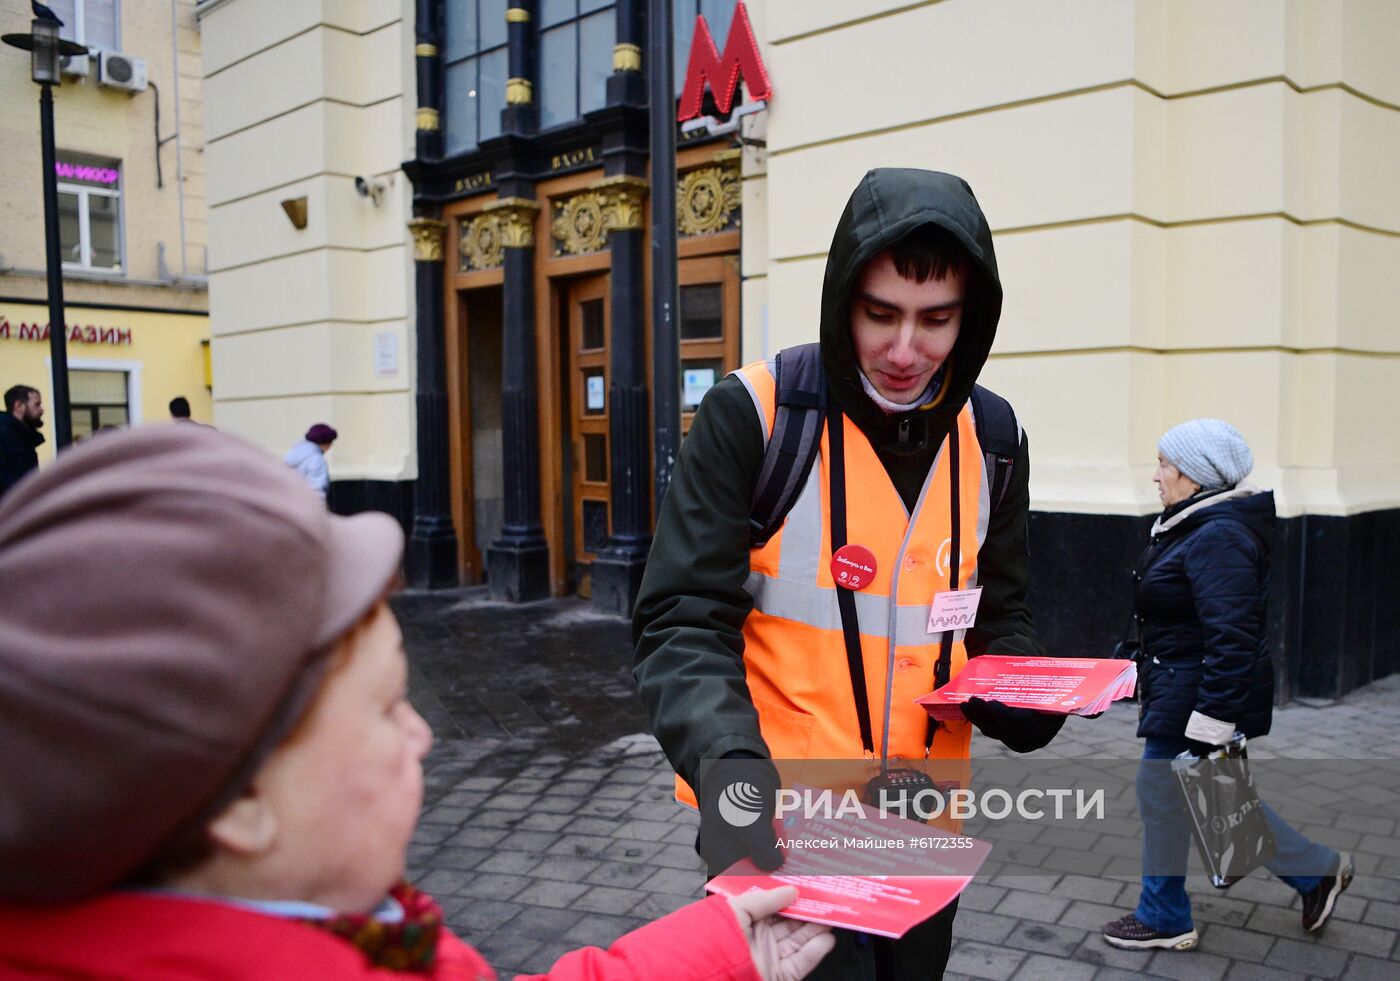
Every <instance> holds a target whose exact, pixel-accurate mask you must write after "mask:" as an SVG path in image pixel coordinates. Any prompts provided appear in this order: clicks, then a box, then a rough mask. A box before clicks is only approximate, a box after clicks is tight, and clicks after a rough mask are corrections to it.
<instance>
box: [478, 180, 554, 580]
mask: <svg viewBox="0 0 1400 981" xmlns="http://www.w3.org/2000/svg"><path fill="white" fill-rule="evenodd" d="M487 211H488V213H491V214H494V215H496V216H497V218H498V220H499V222H500V225H499V228H500V235H501V241H502V243H503V244H504V245H505V261H504V264H503V265H504V269H503V272H504V276H505V288H504V291H503V296H502V310H501V314H502V322H503V328H504V336H503V338H502V352H501V360H502V365H501V369H502V381H501V442H502V444H503V445H502V455H503V463H504V466H505V515H504V521H503V523H502V527H501V537H500V538H498V539H496V540H495V541H494V542H492V543H491V547H490V548H488V549H487V550H486V568H487V572H488V578H489V579H490V581H491V595H493V596H495V597H496V598H497V599H503V600H509V601H511V602H515V603H519V602H524V601H526V600H536V599H544V598H545V597H547V596H548V595H549V546H548V544H547V543H546V542H545V537H544V529H543V527H541V525H540V437H539V407H538V406H539V392H538V389H537V386H536V385H535V262H534V252H535V234H534V228H535V224H534V223H535V214H536V213H537V212H538V211H539V205H537V204H535V202H534V201H530V200H527V199H524V198H504V199H502V200H501V201H498V202H497V203H495V204H493V205H490V206H489V207H488V208H487Z"/></svg>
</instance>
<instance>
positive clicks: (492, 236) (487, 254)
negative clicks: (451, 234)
mask: <svg viewBox="0 0 1400 981" xmlns="http://www.w3.org/2000/svg"><path fill="white" fill-rule="evenodd" d="M504 261H505V247H504V246H503V245H502V244H501V220H500V218H498V217H497V216H496V215H491V214H480V215H476V216H475V217H473V218H472V219H471V220H469V221H464V222H462V228H461V233H460V235H459V236H458V241H457V266H458V268H459V269H460V270H461V271H462V272H479V271H481V270H483V269H498V268H500V266H501V263H502V262H504Z"/></svg>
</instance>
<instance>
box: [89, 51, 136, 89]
mask: <svg viewBox="0 0 1400 981" xmlns="http://www.w3.org/2000/svg"><path fill="white" fill-rule="evenodd" d="M97 82H98V84H99V85H105V86H107V87H108V88H113V89H125V90H126V91H128V92H144V91H145V90H146V62H145V61H143V60H142V59H140V58H133V57H131V56H130V55H124V54H121V53H119V52H116V51H102V52H100V53H99V54H98V56H97Z"/></svg>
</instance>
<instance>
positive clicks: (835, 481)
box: [826, 399, 962, 756]
mask: <svg viewBox="0 0 1400 981" xmlns="http://www.w3.org/2000/svg"><path fill="white" fill-rule="evenodd" d="M826 418H827V439H828V442H829V444H830V447H831V462H830V465H829V466H828V468H827V472H828V475H829V477H830V490H829V497H830V500H831V554H832V555H835V554H836V552H837V550H838V549H840V548H841V547H842V546H844V545H845V544H846V435H845V420H844V417H843V415H842V413H841V409H840V407H839V406H837V404H836V400H835V399H830V400H828V402H827V413H826ZM958 451H959V446H958V423H957V420H956V419H954V420H953V425H952V427H951V428H950V429H949V431H948V462H949V464H950V470H951V479H950V485H951V486H950V493H949V495H948V497H949V505H950V508H949V509H950V511H951V512H952V514H951V517H952V522H953V523H952V530H951V532H950V534H949V550H948V553H949V554H948V588H949V589H951V590H954V591H956V590H957V589H958V585H959V582H958V580H959V573H960V572H961V569H962V494H961V493H960V492H961V489H962V488H961V486H960V485H961V481H960V480H959V473H958V466H959V452H958ZM936 559H937V556H936V555H935V561H936ZM835 585H836V604H837V607H838V608H839V609H840V611H841V633H842V635H843V637H844V638H845V641H846V666H847V668H848V669H849V670H850V673H851V691H852V693H853V694H854V696H855V700H856V719H857V721H858V722H859V723H860V742H861V746H862V747H864V749H865V752H866V755H868V756H874V755H875V738H874V736H873V734H872V731H871V727H870V695H869V693H868V692H867V690H866V687H865V660H864V658H863V656H862V654H861V648H860V621H859V620H858V618H857V614H856V597H855V593H854V592H852V591H851V590H849V589H847V588H846V587H845V586H842V585H840V584H839V583H837V584H835ZM895 599H897V598H895ZM952 663H953V631H951V630H945V631H943V640H942V644H941V648H940V650H939V653H938V663H937V665H936V667H935V668H934V687H935V688H942V687H943V686H944V685H946V684H947V683H948V675H949V673H950V671H951V670H952ZM937 729H938V723H936V722H935V721H934V720H933V718H932V717H931V716H930V717H929V720H928V728H927V729H926V731H925V735H924V755H925V756H927V755H928V751H929V750H930V749H932V747H933V736H934V733H935V732H936V731H937Z"/></svg>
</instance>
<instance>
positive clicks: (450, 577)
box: [404, 0, 458, 589]
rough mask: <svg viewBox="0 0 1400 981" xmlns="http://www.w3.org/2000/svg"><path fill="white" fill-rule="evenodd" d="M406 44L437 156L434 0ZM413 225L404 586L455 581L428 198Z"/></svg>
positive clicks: (425, 150) (437, 9)
mask: <svg viewBox="0 0 1400 981" xmlns="http://www.w3.org/2000/svg"><path fill="white" fill-rule="evenodd" d="M414 13H415V16H414V33H415V40H416V42H417V43H416V44H415V46H414V49H413V54H414V60H415V63H416V69H417V76H418V78H417V81H418V110H417V113H416V114H415V120H414V121H415V125H416V130H417V132H416V137H415V149H416V150H417V162H418V163H423V162H427V161H432V160H437V159H440V158H441V157H442V58H441V55H440V54H439V47H438V46H439V39H440V38H441V35H442V3H441V0H417V5H416V7H415V12H414ZM414 214H415V215H416V217H415V218H414V219H413V220H412V221H411V222H409V228H410V229H411V230H412V231H413V260H414V264H413V266H414V318H415V328H414V338H415V347H416V349H417V354H416V359H415V363H416V368H417V371H416V392H415V409H416V410H417V418H418V426H417V439H418V447H417V449H418V479H417V480H416V481H415V482H414V485H413V531H412V533H411V534H410V535H409V538H408V545H407V548H406V550H405V554H404V573H405V576H406V577H407V579H408V583H409V585H410V586H413V587H415V588H418V589H442V588H445V587H450V586H456V585H458V575H457V534H456V532H455V531H454V530H453V527H452V508H451V498H452V481H451V475H450V474H449V471H448V463H449V460H450V456H449V452H450V451H449V449H448V438H447V360H446V355H445V351H444V346H443V313H444V311H443V268H442V259H443V235H444V232H445V226H444V225H443V223H442V222H440V221H438V220H437V218H436V216H437V214H438V211H437V206H436V204H434V203H432V202H430V201H424V200H422V199H419V198H416V199H415V201H414Z"/></svg>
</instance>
